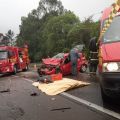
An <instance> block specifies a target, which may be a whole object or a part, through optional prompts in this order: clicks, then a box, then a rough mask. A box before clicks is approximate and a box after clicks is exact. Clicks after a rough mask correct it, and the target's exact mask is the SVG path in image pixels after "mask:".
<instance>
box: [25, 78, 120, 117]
mask: <svg viewBox="0 0 120 120" xmlns="http://www.w3.org/2000/svg"><path fill="white" fill-rule="evenodd" d="M23 79H24V80H26V81H28V82H30V83H33V81H32V80H31V79H27V78H23ZM61 95H63V96H66V97H68V98H70V99H72V100H75V101H77V102H79V103H82V104H84V105H86V106H88V107H90V108H93V109H96V110H98V111H100V112H102V113H105V114H107V115H110V116H112V117H114V118H117V119H120V114H119V113H116V112H114V111H111V110H109V109H106V108H104V107H102V106H99V105H96V104H94V103H91V102H89V101H87V100H84V99H81V98H78V97H76V96H73V95H71V94H68V93H66V92H63V93H61Z"/></svg>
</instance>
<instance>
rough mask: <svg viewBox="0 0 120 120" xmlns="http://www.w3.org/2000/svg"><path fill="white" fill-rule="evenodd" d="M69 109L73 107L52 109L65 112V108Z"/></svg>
mask: <svg viewBox="0 0 120 120" xmlns="http://www.w3.org/2000/svg"><path fill="white" fill-rule="evenodd" d="M69 109H71V107H63V108H57V109H52V110H51V111H59V110H61V111H62V112H64V110H69Z"/></svg>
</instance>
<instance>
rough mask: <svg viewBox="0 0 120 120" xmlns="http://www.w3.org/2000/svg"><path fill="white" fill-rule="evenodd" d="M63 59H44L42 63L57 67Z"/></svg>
mask: <svg viewBox="0 0 120 120" xmlns="http://www.w3.org/2000/svg"><path fill="white" fill-rule="evenodd" d="M61 60H62V59H59V58H57V59H56V58H47V59H42V62H43V63H44V64H46V65H54V66H57V65H59V64H60V62H61Z"/></svg>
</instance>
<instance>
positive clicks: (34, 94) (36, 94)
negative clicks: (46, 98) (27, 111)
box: [30, 92, 38, 96]
mask: <svg viewBox="0 0 120 120" xmlns="http://www.w3.org/2000/svg"><path fill="white" fill-rule="evenodd" d="M30 96H38V93H36V92H33V93H31V94H30Z"/></svg>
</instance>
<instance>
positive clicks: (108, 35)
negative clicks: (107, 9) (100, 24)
mask: <svg viewBox="0 0 120 120" xmlns="http://www.w3.org/2000/svg"><path fill="white" fill-rule="evenodd" d="M116 41H120V16H117V17H115V18H114V20H113V22H112V23H111V25H110V27H109V29H108V30H107V31H106V32H105V34H104V36H103V42H116Z"/></svg>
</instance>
